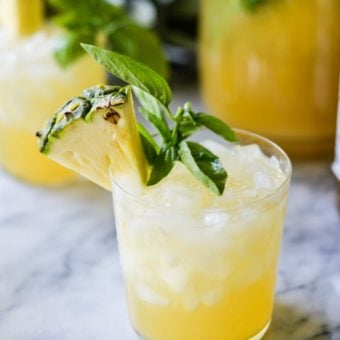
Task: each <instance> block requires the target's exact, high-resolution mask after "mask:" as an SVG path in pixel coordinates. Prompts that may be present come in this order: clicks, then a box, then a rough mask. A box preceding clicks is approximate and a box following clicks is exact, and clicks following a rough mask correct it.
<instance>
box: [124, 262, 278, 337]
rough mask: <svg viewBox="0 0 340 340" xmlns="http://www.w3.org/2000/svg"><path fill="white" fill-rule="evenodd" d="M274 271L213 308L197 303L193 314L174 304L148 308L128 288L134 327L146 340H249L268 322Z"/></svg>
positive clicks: (271, 302) (227, 297)
mask: <svg viewBox="0 0 340 340" xmlns="http://www.w3.org/2000/svg"><path fill="white" fill-rule="evenodd" d="M274 269H276V268H275V267H273V268H272V269H271V270H268V272H267V273H264V275H263V276H262V277H261V278H260V279H259V280H257V281H256V282H254V283H253V284H251V285H249V286H247V287H244V288H238V287H235V288H234V289H232V290H231V292H230V293H228V294H225V295H224V297H223V299H222V300H221V301H220V302H218V303H216V304H215V305H212V306H206V305H202V304H201V305H199V306H198V307H197V308H196V309H195V310H193V311H187V310H185V309H183V308H181V306H176V305H173V306H169V307H166V308H165V307H155V306H152V305H151V304H148V303H146V302H144V301H141V300H140V299H139V298H138V297H137V296H136V295H135V294H134V292H133V290H131V289H128V290H127V295H128V300H129V309H130V314H131V318H132V323H133V325H134V328H135V329H136V330H137V331H138V333H140V334H141V335H142V336H143V337H145V338H146V339H149V340H173V339H176V340H206V339H214V340H224V339H228V340H245V339H250V338H251V337H252V336H255V335H256V334H258V333H259V332H260V331H261V330H262V329H264V328H265V327H266V326H267V324H269V323H270V320H271V315H272V307H273V300H274V287H275V275H276V271H275V270H274ZM197 284H198V285H199V282H197ZM226 287H228V283H227V282H226Z"/></svg>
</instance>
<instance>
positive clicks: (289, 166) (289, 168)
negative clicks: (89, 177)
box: [111, 128, 293, 214]
mask: <svg viewBox="0 0 340 340" xmlns="http://www.w3.org/2000/svg"><path fill="white" fill-rule="evenodd" d="M233 130H234V131H235V132H236V134H237V135H244V136H248V137H251V138H252V139H254V143H255V140H256V139H257V140H259V141H261V142H263V143H265V144H267V145H268V146H270V147H272V148H274V149H275V150H276V151H277V152H278V153H280V154H281V155H282V158H283V159H284V160H285V161H286V162H287V170H286V171H285V172H287V175H286V178H285V179H284V181H282V183H281V184H280V185H279V186H278V187H277V188H275V189H274V190H273V191H270V192H269V193H268V194H266V195H264V196H263V197H260V198H256V199H254V200H250V201H248V202H246V203H244V204H240V205H237V206H231V207H208V208H194V209H181V208H178V207H169V206H165V205H162V204H157V203H153V202H150V201H147V200H145V199H143V198H139V197H138V196H137V195H136V194H133V193H131V192H129V191H128V190H126V189H124V188H123V187H122V185H120V184H119V183H118V182H117V181H116V180H115V179H114V178H112V177H111V181H112V184H113V187H116V188H118V189H119V190H120V191H121V192H123V193H124V194H125V195H127V196H128V197H129V198H130V199H132V200H133V201H135V202H137V203H139V204H141V205H145V206H148V207H149V208H153V209H157V210H159V211H172V212H176V213H179V214H180V213H190V212H197V211H202V212H203V211H204V212H215V213H216V212H232V211H237V210H241V209H245V208H248V207H251V206H254V205H257V204H259V203H260V202H264V201H266V200H269V199H270V198H271V197H273V196H275V195H277V194H278V193H279V192H280V191H282V190H283V189H284V188H285V187H287V188H289V182H290V179H291V177H292V171H293V166H292V162H291V160H290V158H289V157H288V155H287V153H286V152H285V151H284V150H283V149H282V148H281V147H280V146H279V145H278V144H276V143H275V142H273V141H272V140H270V139H268V138H267V137H264V136H261V135H259V134H257V133H255V132H251V131H247V130H243V129H239V128H233ZM222 142H223V140H222ZM260 149H261V146H260ZM227 183H228V181H227ZM226 189H227V188H226Z"/></svg>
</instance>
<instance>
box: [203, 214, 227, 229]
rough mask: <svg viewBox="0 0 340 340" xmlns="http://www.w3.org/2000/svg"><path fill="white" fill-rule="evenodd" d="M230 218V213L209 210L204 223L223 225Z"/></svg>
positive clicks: (207, 224)
mask: <svg viewBox="0 0 340 340" xmlns="http://www.w3.org/2000/svg"><path fill="white" fill-rule="evenodd" d="M228 220H229V215H228V214H227V213H224V212H208V213H206V214H205V215H204V217H203V221H204V224H205V225H206V226H208V227H210V226H216V225H219V226H223V225H224V224H225V223H226V222H228Z"/></svg>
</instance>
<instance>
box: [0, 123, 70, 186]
mask: <svg viewBox="0 0 340 340" xmlns="http://www.w3.org/2000/svg"><path fill="white" fill-rule="evenodd" d="M0 160H1V162H2V165H3V167H4V169H5V170H6V171H8V172H9V173H11V174H12V175H14V176H15V177H18V178H21V179H25V180H26V181H28V182H30V183H39V184H43V185H58V184H64V183H66V182H69V181H72V180H74V178H75V176H76V174H75V173H73V172H72V171H69V170H67V169H65V168H64V167H62V166H60V165H58V164H57V163H54V162H52V161H51V160H49V159H48V158H47V157H46V156H45V155H43V154H41V153H40V152H38V151H37V141H36V138H35V136H34V135H33V134H32V133H28V132H26V131H20V130H16V129H14V128H8V127H3V126H1V124H0Z"/></svg>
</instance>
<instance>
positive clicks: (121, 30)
mask: <svg viewBox="0 0 340 340" xmlns="http://www.w3.org/2000/svg"><path fill="white" fill-rule="evenodd" d="M47 3H48V5H49V8H50V9H51V10H52V21H53V22H54V24H56V25H57V26H59V27H61V28H62V29H63V31H64V34H63V39H62V41H61V44H60V46H59V47H58V48H57V49H56V51H55V57H56V59H57V61H58V62H59V64H60V65H62V66H64V67H67V66H68V65H70V64H72V63H73V62H74V61H75V60H76V59H77V58H79V57H80V56H82V55H83V54H84V50H83V49H82V48H81V46H80V43H81V42H85V43H88V44H95V43H97V42H98V41H99V42H100V43H103V44H105V46H106V47H107V48H109V49H112V50H114V51H116V52H118V53H121V54H124V55H128V56H130V57H132V58H134V59H136V60H140V61H141V62H143V63H145V64H147V65H148V66H149V67H151V68H152V69H154V70H155V71H157V72H158V73H160V74H162V75H163V76H164V77H167V75H168V73H169V69H168V63H167V61H166V58H165V54H164V52H163V49H162V46H161V42H160V39H159V37H158V36H157V34H156V33H155V32H154V31H151V30H149V29H148V28H146V27H144V26H142V25H141V24H139V23H137V22H136V21H134V20H132V19H130V18H129V16H128V14H127V13H126V11H125V10H124V9H123V7H122V6H121V5H117V4H114V3H112V2H110V1H107V0H47Z"/></svg>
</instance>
